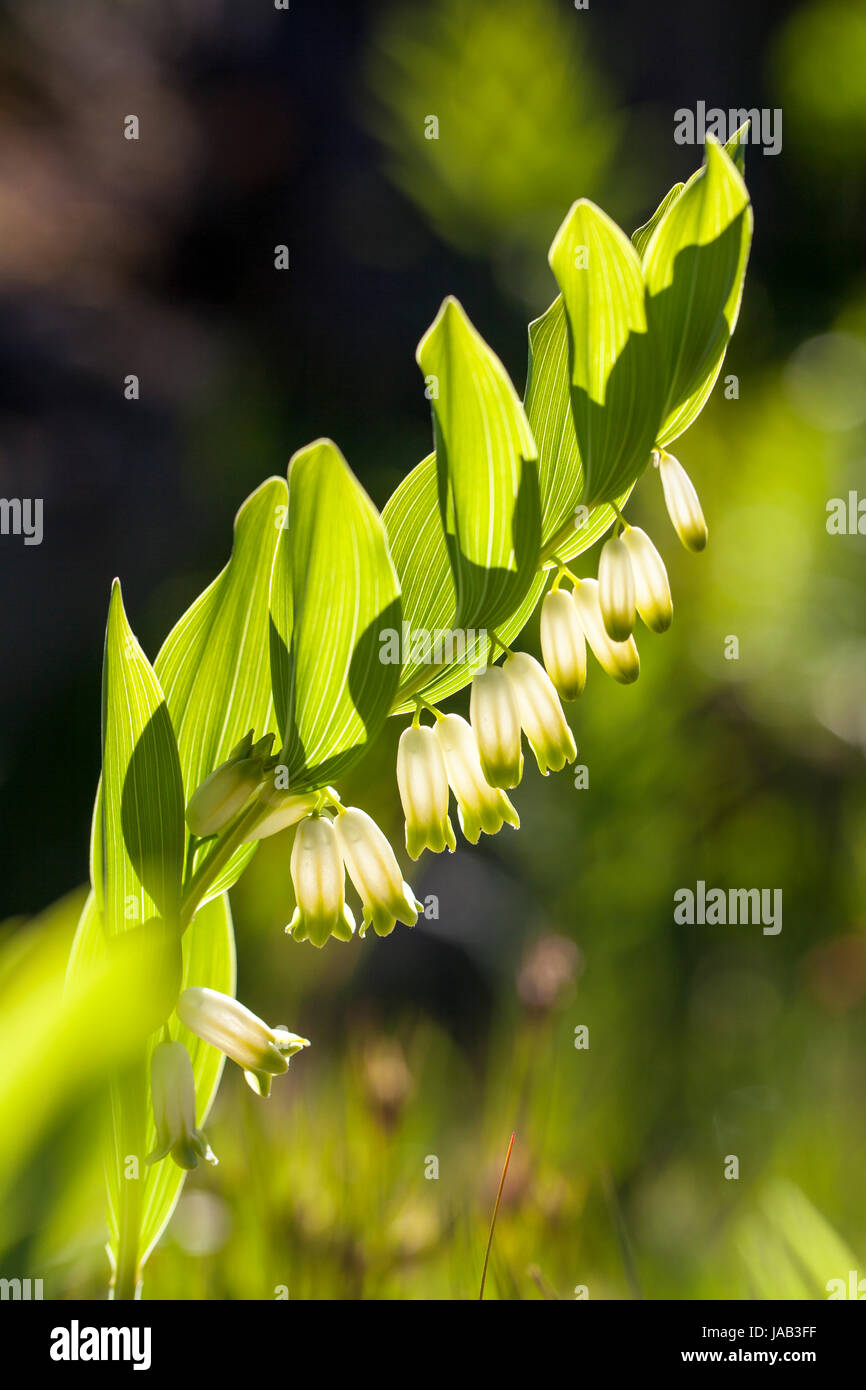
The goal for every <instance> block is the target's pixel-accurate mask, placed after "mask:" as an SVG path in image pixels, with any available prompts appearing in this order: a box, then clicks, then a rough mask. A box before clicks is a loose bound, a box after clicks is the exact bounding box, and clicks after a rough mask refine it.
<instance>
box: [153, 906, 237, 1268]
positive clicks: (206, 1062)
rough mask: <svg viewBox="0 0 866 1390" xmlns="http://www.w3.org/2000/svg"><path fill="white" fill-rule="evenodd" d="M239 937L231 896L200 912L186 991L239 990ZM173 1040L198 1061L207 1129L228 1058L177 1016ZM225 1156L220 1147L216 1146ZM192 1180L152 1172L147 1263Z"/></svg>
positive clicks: (200, 1113) (171, 1166)
mask: <svg viewBox="0 0 866 1390" xmlns="http://www.w3.org/2000/svg"><path fill="white" fill-rule="evenodd" d="M236 984H237V981H236V963H235V937H234V928H233V926H232V915H231V908H230V906H229V899H228V894H227V893H223V895H222V896H221V897H219V898H213V899H211V901H210V902H208V903H207V904H206V905H205V906H204V907H202V908H200V909H199V911H198V913H197V914H196V918H195V921H194V922H193V924H192V926H191V927H190V928H189V929H188V930H187V932H186V933H185V935H184V939H183V986H182V987H183V989H186V988H188V987H189V986H194V985H205V986H207V988H208V989H215V990H218V991H219V992H220V993H221V994H230V995H232V996H234V994H235V989H236ZM172 1036H173V1037H174V1038H175V1039H176V1040H177V1041H178V1042H182V1043H183V1044H184V1046H185V1047H186V1050H187V1052H188V1053H189V1055H190V1057H191V1059H192V1073H193V1077H194V1078H195V1094H196V1118H197V1120H198V1124H199V1127H200V1128H201V1127H202V1126H203V1125H204V1124H205V1123H206V1121H207V1117H208V1114H209V1113H210V1108H211V1106H212V1105H213V1102H214V1100H215V1099H216V1093H217V1091H218V1089H219V1084H220V1079H221V1077H222V1073H223V1067H224V1065H225V1060H226V1059H225V1057H224V1055H223V1053H222V1052H219V1051H218V1050H217V1049H216V1048H215V1047H211V1046H210V1044H209V1043H206V1042H202V1040H201V1038H197V1037H196V1035H195V1034H194V1033H191V1032H190V1031H189V1029H188V1028H185V1027H184V1026H183V1024H182V1023H180V1022H179V1021H178V1020H177V1019H176V1018H174V1019H172ZM155 1145H156V1129H155V1127H154V1125H153V1118H152V1116H151V1118H150V1120H149V1122H148V1134H147V1140H146V1147H145V1152H146V1153H150V1152H151V1151H152V1150H153V1148H154V1147H155ZM215 1147H216V1149H217V1157H219V1145H218V1144H217V1145H215ZM185 1177H186V1174H185V1172H184V1171H183V1169H181V1168H178V1166H177V1164H176V1163H174V1162H172V1160H171V1159H170V1158H164V1159H162V1160H161V1162H159V1163H155V1164H153V1165H152V1166H151V1167H150V1168H148V1170H147V1176H146V1179H145V1185H144V1201H143V1211H142V1227H141V1250H142V1256H141V1259H142V1263H143V1262H144V1260H146V1259H147V1257H148V1255H149V1254H150V1252H151V1251H152V1250H153V1247H154V1246H155V1245H156V1242H157V1241H158V1240H159V1237H160V1235H161V1234H162V1232H163V1231H164V1230H165V1227H166V1225H167V1224H168V1222H169V1220H170V1219H171V1215H172V1212H173V1211H174V1208H175V1206H176V1204H177V1200H178V1198H179V1196H180V1193H181V1189H182V1187H183V1183H184V1179H185Z"/></svg>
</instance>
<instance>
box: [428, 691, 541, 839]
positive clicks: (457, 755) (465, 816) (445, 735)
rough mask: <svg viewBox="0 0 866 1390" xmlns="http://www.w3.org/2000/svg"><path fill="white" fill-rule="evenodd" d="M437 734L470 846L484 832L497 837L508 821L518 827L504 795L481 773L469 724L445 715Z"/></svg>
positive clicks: (435, 731) (439, 720) (517, 820)
mask: <svg viewBox="0 0 866 1390" xmlns="http://www.w3.org/2000/svg"><path fill="white" fill-rule="evenodd" d="M434 733H435V734H436V738H437V739H438V741H439V746H440V748H441V749H442V752H443V754H444V755H445V766H446V768H447V769H448V781H449V782H450V783H451V787H452V789H453V791H454V795H455V796H456V798H457V817H458V819H459V821H460V829H461V830H462V831H463V834H464V835H465V836H466V839H467V840H468V841H469V842H470V844H473V845H474V844H477V843H478V837H479V835H480V834H481V832H482V830H483V831H484V833H485V835H495V834H496V833H497V832H498V831H499V830H501V829H502V826H503V825H504V823H505V822H506V821H508V823H509V825H513V826H514V827H515V828H517V827H519V825H520V817H519V816H518V814H517V812H516V811H515V809H514V807H513V806H512V804H511V802H510V801H509V800H508V797H507V796H506V795H505V792H503V791H500V789H499V788H498V787H491V785H490V783H489V782H488V781H487V779H486V778H485V776H484V773H483V772H482V770H481V759H480V757H479V755H478V748H477V745H476V743H475V739H474V737H473V734H472V729H471V727H470V726H469V724H467V722H466V720H465V719H461V717H460V715H459V714H446V715H444V716H443V717H442V718H441V719H437V721H436V728H435V730H434Z"/></svg>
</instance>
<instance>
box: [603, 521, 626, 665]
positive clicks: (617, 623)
mask: <svg viewBox="0 0 866 1390" xmlns="http://www.w3.org/2000/svg"><path fill="white" fill-rule="evenodd" d="M598 601H599V604H600V606H601V616H602V618H603V619H604V626H605V629H606V631H607V635H608V637H612V638H613V640H614V642H625V641H626V640H627V638H629V637H630V636H631V632H632V628H633V627H634V614H635V587H634V574H633V572H632V567H631V557H630V555H629V552H628V550H627V549H626V547H625V545H624V544H623V541H622V538H621V537H620V536H612V537H611V538H610V540H608V541H605V543H604V545H603V546H602V548H601V555H600V556H599V560H598Z"/></svg>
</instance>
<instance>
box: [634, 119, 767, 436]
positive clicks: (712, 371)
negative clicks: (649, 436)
mask: <svg viewBox="0 0 866 1390" xmlns="http://www.w3.org/2000/svg"><path fill="white" fill-rule="evenodd" d="M706 148H707V157H706V163H705V164H704V166H703V167H702V168H701V169H700V170H699V171H698V173H697V174H696V175H695V176H694V177H693V178H692V179H690V180H689V182H688V183H687V184H686V186H685V188H684V189H683V191H682V193H681V194H680V196H679V197H678V198H677V199H676V200H675V201H674V202H673V203H672V204H671V206H670V207H669V209H668V211H667V212H666V213H665V215H664V217H662V218H661V220H660V221H659V223H658V225H657V226H656V229H655V231H654V232H653V235H652V238H651V240H650V243H649V245H648V247H647V249H646V254H645V256H644V274H645V276H646V283H647V292H648V300H647V316H648V320H649V323H650V329H651V333H652V337H653V340H654V342H655V344H656V346H657V352H658V355H659V358H660V361H661V362H662V364H663V369H664V378H665V406H664V422H663V425H662V428H661V430H660V433H659V439H658V442H659V443H660V444H667V443H669V442H670V441H671V440H672V439H675V438H676V437H677V435H679V434H681V433H682V431H683V430H684V429H686V428H687V427H688V425H690V424H691V423H692V421H693V420H694V419H695V417H696V416H697V414H698V413H699V411H700V410H701V408H702V406H703V405H704V402H705V401H706V399H707V397H708V396H709V393H710V391H711V390H712V388H713V384H714V383H715V380H716V377H717V376H718V374H719V371H720V369H721V365H722V361H723V359H724V355H725V351H726V349H727V345H728V342H729V339H730V336H731V333H732V332H733V328H734V325H735V323H736V320H737V314H738V312H739V307H740V299H741V296H742V290H743V281H744V277H745V271H746V261H747V259H748V253H749V244H750V241H751V231H752V212H751V207H750V205H749V195H748V192H747V190H746V186H745V184H744V183H743V179H742V175H741V174H740V173H739V171H738V170H737V168H736V167H735V165H734V163H733V161H732V160H731V158H730V156H729V155H728V154H727V153H726V152H725V151H724V150H723V149H722V148H721V146H719V145H718V144H716V143H715V142H714V141H712V140H709V141H708V142H707V147H706Z"/></svg>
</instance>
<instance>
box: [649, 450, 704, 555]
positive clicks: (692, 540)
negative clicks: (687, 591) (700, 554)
mask: <svg viewBox="0 0 866 1390" xmlns="http://www.w3.org/2000/svg"><path fill="white" fill-rule="evenodd" d="M658 467H659V473H660V474H661V480H662V488H663V490H664V494H665V506H666V507H667V509H668V516H669V517H670V519H671V522H672V523H673V528H674V530H675V531H676V533H677V535H678V536H679V538H680V540H681V541H682V543H683V545H684V546H685V547H686V549H687V550H703V548H704V546H705V545H706V543H707V523H706V521H705V520H704V514H703V512H702V511H701V504H700V501H699V500H698V494H697V493H696V491H695V487H694V483H693V482H692V480H691V478H690V477H689V475H688V473H687V472H686V470H685V469H684V468H683V466H682V464H681V463H680V461H679V459H675V458H674V456H673V454H666V453H665V452H664V450H662V452H661V454H660V456H659V465H658Z"/></svg>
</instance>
